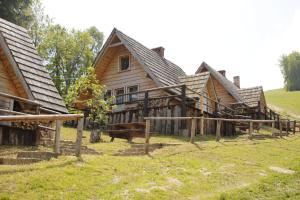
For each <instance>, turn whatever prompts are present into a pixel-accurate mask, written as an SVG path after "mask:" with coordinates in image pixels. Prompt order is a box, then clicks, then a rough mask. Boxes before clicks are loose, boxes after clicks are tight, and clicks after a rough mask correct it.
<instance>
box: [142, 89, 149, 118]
mask: <svg viewBox="0 0 300 200" xmlns="http://www.w3.org/2000/svg"><path fill="white" fill-rule="evenodd" d="M148 97H149V92H148V91H146V92H145V98H144V111H143V112H144V117H148Z"/></svg>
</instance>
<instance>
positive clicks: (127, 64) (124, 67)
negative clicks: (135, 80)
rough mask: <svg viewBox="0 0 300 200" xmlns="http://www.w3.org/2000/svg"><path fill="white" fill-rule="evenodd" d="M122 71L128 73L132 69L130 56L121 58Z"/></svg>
mask: <svg viewBox="0 0 300 200" xmlns="http://www.w3.org/2000/svg"><path fill="white" fill-rule="evenodd" d="M119 64H120V66H119V67H120V71H126V70H129V68H130V61H129V56H121V57H120V62H119Z"/></svg>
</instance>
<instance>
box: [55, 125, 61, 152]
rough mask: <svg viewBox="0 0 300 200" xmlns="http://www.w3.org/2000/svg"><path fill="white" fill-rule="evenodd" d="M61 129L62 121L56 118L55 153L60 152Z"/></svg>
mask: <svg viewBox="0 0 300 200" xmlns="http://www.w3.org/2000/svg"><path fill="white" fill-rule="evenodd" d="M60 129H61V121H60V120H56V128H55V138H54V153H57V154H60Z"/></svg>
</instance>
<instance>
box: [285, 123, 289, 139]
mask: <svg viewBox="0 0 300 200" xmlns="http://www.w3.org/2000/svg"><path fill="white" fill-rule="evenodd" d="M285 126H286V127H285V129H286V135H287V136H288V135H289V126H290V120H286V121H285Z"/></svg>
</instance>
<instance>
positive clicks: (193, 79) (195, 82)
mask: <svg viewBox="0 0 300 200" xmlns="http://www.w3.org/2000/svg"><path fill="white" fill-rule="evenodd" d="M209 77H210V73H209V72H202V73H198V74H194V75H188V76H180V77H179V81H180V83H182V84H185V85H186V86H187V87H188V88H190V89H192V90H194V91H196V92H198V93H201V92H203V89H204V88H205V85H206V83H207V81H208V79H209ZM186 94H187V96H188V97H199V95H197V94H195V93H193V92H192V91H190V90H187V93H186Z"/></svg>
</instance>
